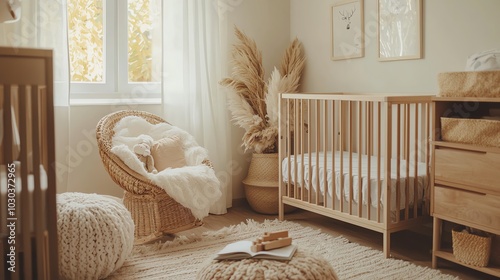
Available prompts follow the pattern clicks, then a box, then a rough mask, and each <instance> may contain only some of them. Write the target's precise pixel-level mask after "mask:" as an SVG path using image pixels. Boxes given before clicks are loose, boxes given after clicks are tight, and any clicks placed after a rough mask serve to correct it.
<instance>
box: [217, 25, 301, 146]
mask: <svg viewBox="0 0 500 280" xmlns="http://www.w3.org/2000/svg"><path fill="white" fill-rule="evenodd" d="M235 34H236V37H237V38H238V40H239V42H238V43H237V44H235V45H234V48H233V51H232V53H231V56H232V60H231V63H232V65H233V67H232V73H231V76H230V77H229V78H225V79H223V80H222V81H221V82H220V84H221V85H223V86H225V87H227V88H229V89H230V90H231V92H230V93H229V96H228V108H229V110H230V111H231V115H232V120H233V121H234V122H235V124H237V125H238V126H240V127H242V128H243V129H245V134H244V135H243V139H242V140H243V145H244V146H245V151H246V150H248V149H253V150H254V152H255V153H273V152H277V148H278V145H277V138H278V119H279V112H278V104H279V95H280V93H283V92H296V91H297V89H298V87H299V82H300V77H301V74H302V71H303V69H304V63H305V58H304V53H303V51H302V44H301V43H300V42H299V41H298V39H295V40H293V42H292V43H291V44H290V46H289V47H288V48H287V50H286V51H285V55H284V57H283V60H282V63H281V66H280V71H278V69H277V68H275V69H274V71H273V72H272V74H271V77H270V78H269V80H268V82H267V83H266V82H265V80H264V68H263V66H262V54H261V52H260V51H259V50H258V49H257V45H256V44H255V41H253V40H252V39H250V38H248V37H247V36H246V35H245V34H244V33H243V32H241V31H240V30H239V29H238V28H237V27H235ZM280 72H281V73H280Z"/></svg>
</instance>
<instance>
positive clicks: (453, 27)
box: [290, 0, 500, 93]
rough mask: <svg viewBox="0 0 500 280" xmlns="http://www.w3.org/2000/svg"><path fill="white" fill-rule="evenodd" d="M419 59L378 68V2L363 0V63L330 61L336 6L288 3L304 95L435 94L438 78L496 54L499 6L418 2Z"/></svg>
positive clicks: (488, 1)
mask: <svg viewBox="0 0 500 280" xmlns="http://www.w3.org/2000/svg"><path fill="white" fill-rule="evenodd" d="M423 2H424V14H423V16H424V21H423V23H424V26H423V28H424V36H423V38H424V59H419V60H406V61H393V62H379V61H378V60H377V59H378V57H377V51H378V49H377V21H376V20H377V13H376V11H377V6H376V5H377V4H376V3H377V1H376V0H365V1H364V9H365V32H366V37H365V38H366V39H365V40H366V51H365V57H363V58H357V59H350V60H340V61H332V60H331V59H330V45H331V38H330V8H331V5H332V4H333V3H336V1H333V0H328V1H304V0H291V1H290V19H291V20H290V34H291V36H292V37H294V36H297V37H298V38H299V39H300V40H302V42H303V43H304V46H305V51H306V57H307V63H306V69H305V75H304V79H303V87H302V90H304V91H322V92H328V91H348V92H349V91H350V92H376V93H377V92H378V93H380V92H403V93H410V92H425V93H427V92H428V93H436V92H437V91H438V84H437V74H438V73H439V72H445V71H463V70H464V67H465V62H466V59H467V57H468V56H469V55H471V54H473V53H476V52H480V51H484V50H488V49H492V48H500V33H499V29H498V27H499V26H500V16H499V15H498V11H500V1H498V0H474V1H471V0H439V1H436V0H432V1H430V0H423Z"/></svg>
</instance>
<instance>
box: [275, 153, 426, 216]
mask: <svg viewBox="0 0 500 280" xmlns="http://www.w3.org/2000/svg"><path fill="white" fill-rule="evenodd" d="M341 155H342V161H343V170H342V176H343V180H344V182H343V185H344V200H345V201H348V200H349V194H350V189H349V181H350V180H349V169H350V166H349V152H343V153H341V152H338V151H336V152H335V164H334V166H335V172H333V170H332V157H333V153H332V152H331V151H330V152H327V153H326V167H325V162H324V153H323V152H319V153H311V155H309V154H308V153H305V154H303V156H302V154H300V155H298V156H297V167H295V156H293V155H292V156H290V172H289V167H288V163H289V160H288V158H284V159H283V162H282V178H283V182H285V183H288V182H289V178H288V176H289V173H290V178H291V180H290V183H292V184H296V185H297V186H299V187H302V182H304V187H305V188H306V189H309V187H310V186H312V188H313V190H316V189H318V188H317V184H318V183H317V182H318V181H319V190H320V192H321V194H320V199H323V194H324V190H325V180H324V174H325V172H326V183H327V186H328V188H327V190H328V194H327V197H332V192H333V184H334V182H335V195H336V198H337V199H340V178H341V175H340V174H341V170H340V161H341ZM309 157H311V165H310V166H309ZM317 158H318V159H319V161H318V165H319V168H316V165H317ZM377 161H378V159H377V157H376V156H371V158H370V172H368V156H367V155H361V166H358V154H357V153H352V167H351V168H352V174H351V179H352V185H353V195H352V197H353V202H354V203H356V204H357V203H358V200H359V199H358V197H359V187H358V186H359V180H360V178H359V171H361V197H362V201H363V205H367V203H368V196H367V193H368V182H370V201H371V206H373V207H376V206H377V200H378V199H377V197H378V182H379V180H378V178H377V163H378V162H377ZM380 164H381V165H382V166H381V168H380V170H381V171H380V180H383V179H384V178H385V168H384V166H383V164H384V159H381V160H380ZM406 164H407V163H406V161H404V160H401V161H400V174H399V176H400V179H399V189H400V198H401V200H400V206H399V210H402V209H404V208H405V198H406V181H407V180H408V185H409V190H410V191H409V192H408V194H409V201H410V205H412V204H413V201H414V191H413V190H414V185H415V181H416V183H417V200H418V201H422V200H423V199H424V198H426V197H427V196H428V195H429V190H428V184H427V180H428V178H427V167H426V164H425V163H418V164H417V176H415V170H414V169H415V165H414V163H413V162H410V166H409V167H410V168H409V174H407V172H406ZM302 165H303V166H304V168H302ZM295 169H297V175H296V174H295ZM302 170H303V172H302ZM325 170H326V171H325ZM310 172H311V173H312V174H311V176H309V173H310ZM318 172H319V180H317V178H318ZM302 173H304V175H302ZM309 177H311V178H309ZM415 177H416V178H417V180H415ZM295 180H296V181H297V182H295ZM390 182H391V183H390V185H391V209H393V210H395V209H396V189H397V186H398V183H397V182H398V180H397V160H394V159H393V160H391V181H390ZM381 189H382V192H381V194H380V201H381V202H383V201H382V198H383V196H384V194H385V189H386V188H384V187H382V188H381Z"/></svg>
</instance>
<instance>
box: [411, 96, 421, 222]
mask: <svg viewBox="0 0 500 280" xmlns="http://www.w3.org/2000/svg"><path fill="white" fill-rule="evenodd" d="M420 107H421V104H416V105H415V123H414V129H415V130H414V133H415V146H414V147H413V148H414V150H415V152H414V155H413V177H414V178H413V217H414V218H416V217H417V214H418V211H417V210H418V207H417V202H418V151H419V142H420V141H419V134H418V127H419V125H418V124H419V123H420V122H419V115H418V111H419V109H420Z"/></svg>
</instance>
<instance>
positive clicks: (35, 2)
mask: <svg viewBox="0 0 500 280" xmlns="http://www.w3.org/2000/svg"><path fill="white" fill-rule="evenodd" d="M66 20H67V12H66V0H23V1H22V2H21V18H20V19H19V20H18V21H16V22H11V23H0V44H1V45H3V46H11V47H13V48H22V47H26V48H43V49H52V50H53V55H54V65H53V66H54V106H55V110H54V113H55V122H56V123H55V130H56V131H55V133H56V135H55V136H56V137H55V138H56V143H55V144H56V170H57V165H66V162H67V158H68V155H67V153H68V149H65V147H68V146H69V79H70V78H69V62H68V61H69V60H68V43H67V38H68V36H67V23H66ZM57 177H58V180H57V188H58V191H64V190H66V187H67V182H68V178H67V172H64V173H59V174H57Z"/></svg>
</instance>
